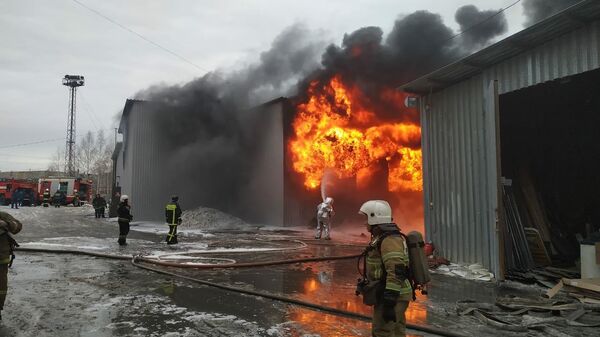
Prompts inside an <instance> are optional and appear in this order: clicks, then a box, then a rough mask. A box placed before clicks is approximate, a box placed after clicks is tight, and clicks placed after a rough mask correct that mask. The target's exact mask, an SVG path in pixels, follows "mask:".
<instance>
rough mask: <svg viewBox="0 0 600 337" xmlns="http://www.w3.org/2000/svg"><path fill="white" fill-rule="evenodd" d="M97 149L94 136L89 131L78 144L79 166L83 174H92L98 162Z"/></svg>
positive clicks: (77, 156)
mask: <svg viewBox="0 0 600 337" xmlns="http://www.w3.org/2000/svg"><path fill="white" fill-rule="evenodd" d="M96 157H97V149H96V142H95V139H94V136H93V135H92V132H91V131H88V132H87V133H86V134H85V135H84V136H83V138H82V139H81V141H80V142H79V144H78V145H77V155H76V158H77V168H78V169H79V172H81V173H83V174H92V173H93V172H92V168H93V166H94V163H95V162H96Z"/></svg>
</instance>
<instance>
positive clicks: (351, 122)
mask: <svg viewBox="0 0 600 337" xmlns="http://www.w3.org/2000/svg"><path fill="white" fill-rule="evenodd" d="M404 98H405V97H404V94H402V93H400V92H398V91H396V90H393V89H388V90H384V91H383V92H382V93H381V94H380V95H379V97H374V98H367V97H365V95H364V94H363V93H362V92H361V91H360V90H359V89H358V88H357V87H356V86H349V85H346V84H344V83H343V81H342V79H341V78H340V77H339V76H334V77H333V78H331V80H329V81H328V82H326V83H320V82H318V81H315V82H312V83H311V84H310V86H309V88H308V101H307V102H306V103H303V104H299V105H298V106H297V107H296V109H297V111H296V112H297V113H296V117H295V120H294V122H293V128H294V132H295V137H294V138H293V139H292V140H291V141H290V144H289V147H290V152H291V155H292V163H293V168H294V170H295V171H296V172H298V173H300V174H302V175H303V177H304V185H305V186H306V187H307V188H309V189H315V188H317V187H319V184H320V183H321V178H322V177H323V175H324V173H325V171H326V170H332V171H333V172H335V174H336V175H337V177H338V178H351V177H357V179H361V177H365V174H366V175H367V176H368V172H369V167H371V166H373V165H377V163H379V162H380V161H381V160H386V161H387V165H388V172H389V174H388V190H389V191H393V192H401V191H422V190H423V181H422V173H421V172H422V169H421V149H420V147H419V144H420V139H421V128H420V127H419V125H416V124H412V123H410V122H389V121H388V122H381V120H380V119H379V118H378V117H377V116H378V111H376V108H375V106H378V105H377V104H369V102H374V101H378V100H379V101H385V103H387V105H386V106H392V107H394V108H395V109H396V110H397V111H398V115H399V118H398V120H399V121H400V120H402V118H400V115H401V113H402V111H406V109H407V108H406V107H404V104H403V103H404ZM388 115H389V114H388ZM388 120H389V118H388ZM359 171H360V172H359ZM365 172H367V173H365Z"/></svg>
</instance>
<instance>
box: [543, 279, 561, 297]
mask: <svg viewBox="0 0 600 337" xmlns="http://www.w3.org/2000/svg"><path fill="white" fill-rule="evenodd" d="M563 285H564V284H563V282H562V280H560V281H558V283H557V284H556V285H555V286H554V287H552V289H549V290H548V291H547V292H546V296H548V298H552V297H554V295H556V294H557V293H558V292H559V291H560V290H561V289H562V287H563Z"/></svg>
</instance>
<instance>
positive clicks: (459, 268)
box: [432, 263, 494, 282]
mask: <svg viewBox="0 0 600 337" xmlns="http://www.w3.org/2000/svg"><path fill="white" fill-rule="evenodd" d="M432 271H433V272H434V273H438V274H444V275H450V276H459V277H462V278H464V279H467V280H477V281H486V282H487V281H491V280H493V279H494V274H492V273H491V272H490V271H488V270H487V269H485V267H483V266H482V265H480V264H477V263H476V264H471V265H461V264H456V263H450V264H448V265H441V266H439V267H438V268H437V269H433V270H432Z"/></svg>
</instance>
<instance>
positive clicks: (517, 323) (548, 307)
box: [456, 297, 600, 336]
mask: <svg viewBox="0 0 600 337" xmlns="http://www.w3.org/2000/svg"><path fill="white" fill-rule="evenodd" d="M456 309H457V312H458V314H459V315H461V316H468V315H472V316H473V317H475V318H476V319H477V320H479V321H480V322H481V323H484V324H486V325H489V326H492V327H494V328H497V329H502V330H505V331H515V332H527V331H529V330H539V331H542V332H544V333H545V334H546V335H554V334H552V333H551V331H547V329H552V328H565V327H569V326H571V327H590V328H591V327H600V305H599V304H585V303H579V302H575V301H565V300H553V299H544V298H538V299H529V298H520V297H499V298H497V299H496V303H494V304H490V303H477V302H473V301H468V300H467V301H459V302H457V304H456ZM559 330H562V329H559ZM565 336H569V335H568V334H566V335H565Z"/></svg>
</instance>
